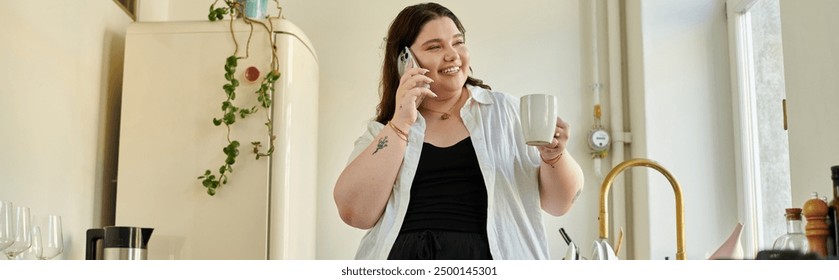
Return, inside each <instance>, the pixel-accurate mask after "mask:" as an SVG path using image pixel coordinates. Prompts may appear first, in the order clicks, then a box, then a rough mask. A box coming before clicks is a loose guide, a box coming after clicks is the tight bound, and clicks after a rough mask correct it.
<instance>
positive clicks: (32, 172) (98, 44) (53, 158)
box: [0, 0, 131, 259]
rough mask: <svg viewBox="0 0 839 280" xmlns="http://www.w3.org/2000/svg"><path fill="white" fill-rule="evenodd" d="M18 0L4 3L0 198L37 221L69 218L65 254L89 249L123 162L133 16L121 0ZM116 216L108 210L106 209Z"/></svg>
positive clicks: (78, 255) (75, 255) (0, 12)
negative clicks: (127, 39)
mask: <svg viewBox="0 0 839 280" xmlns="http://www.w3.org/2000/svg"><path fill="white" fill-rule="evenodd" d="M49 2H50V3H44V2H43V1H8V2H6V3H4V5H3V9H0V26H4V30H5V32H4V33H5V34H4V39H3V43H2V44H0V63H2V67H0V84H2V87H0V100H2V102H0V119H2V120H3V121H0V131H2V132H0V135H2V136H0V147H2V148H0V158H2V159H3V160H1V161H0V178H2V182H0V199H2V200H9V201H12V202H13V203H15V205H22V206H28V207H30V209H31V210H30V211H31V214H32V218H33V225H40V226H41V227H42V228H44V227H45V226H46V215H49V214H58V215H61V216H62V218H63V223H64V234H65V235H64V238H65V243H66V246H67V247H66V249H65V252H64V254H63V255H62V256H61V257H62V258H65V259H83V258H84V238H85V230H86V229H88V228H91V227H94V226H99V225H100V221H101V220H102V219H103V217H101V216H100V215H99V214H98V213H101V210H100V209H101V207H103V204H102V203H99V202H98V201H100V200H101V197H102V196H103V195H107V193H104V194H103V192H102V190H103V187H104V186H105V185H106V184H107V183H108V182H109V181H110V179H113V178H114V177H113V174H114V173H113V172H114V171H115V170H116V169H115V166H113V164H114V163H115V161H114V160H115V159H116V158H115V157H116V154H115V150H114V145H113V144H114V143H116V139H115V138H114V136H115V134H114V133H115V131H114V122H113V121H114V120H115V117H116V114H118V106H119V99H118V96H119V90H120V87H121V83H122V53H123V48H124V47H123V43H124V35H125V29H126V26H127V25H128V23H129V22H130V21H131V19H130V18H129V17H128V16H127V15H126V14H125V13H124V12H123V11H122V10H121V9H120V8H118V7H117V5H116V4H115V3H114V2H112V1H101V0H78V1H49ZM105 218H107V217H105Z"/></svg>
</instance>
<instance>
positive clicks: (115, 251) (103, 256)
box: [85, 226, 154, 260]
mask: <svg viewBox="0 0 839 280" xmlns="http://www.w3.org/2000/svg"><path fill="white" fill-rule="evenodd" d="M152 231H154V229H153V228H141V227H127V226H107V227H104V228H92V229H88V230H87V246H86V247H87V250H86V253H85V259H86V260H145V259H147V258H148V256H147V247H148V244H149V239H150V238H151V233H152ZM99 240H102V242H101V243H102V246H101V250H100V248H99V246H97V245H98V244H99V242H98V241H99Z"/></svg>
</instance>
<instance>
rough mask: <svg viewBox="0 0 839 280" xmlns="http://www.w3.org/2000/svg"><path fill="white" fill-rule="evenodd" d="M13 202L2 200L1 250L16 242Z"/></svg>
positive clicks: (0, 206)
mask: <svg viewBox="0 0 839 280" xmlns="http://www.w3.org/2000/svg"><path fill="white" fill-rule="evenodd" d="M14 209H15V208H14V207H12V203H11V202H9V201H4V200H0V251H3V250H5V249H6V248H8V247H9V246H12V243H15V223H14V211H13V210H14Z"/></svg>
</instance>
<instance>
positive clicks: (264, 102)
mask: <svg viewBox="0 0 839 280" xmlns="http://www.w3.org/2000/svg"><path fill="white" fill-rule="evenodd" d="M217 3H218V0H216V1H215V2H213V4H211V5H210V13H209V15H208V16H207V17H208V18H209V20H210V21H219V20H223V19H224V16H225V15H229V18H230V37H231V38H232V39H233V44H234V45H235V48H234V50H233V54H232V55H230V56H228V57H227V59H225V63H224V79H225V80H226V81H227V83H226V84H224V85H223V86H222V89H224V93H225V95H226V99H225V100H224V101H223V102H222V103H221V111H222V115H221V117H219V118H213V125H215V126H221V125H222V124H223V125H224V127H225V128H226V129H227V135H226V140H227V145H226V146H225V147H224V148H222V151H223V152H224V155H225V156H226V158H225V160H224V163H223V164H222V165H221V166H220V167H219V168H218V173H217V174H215V173H213V172H212V171H210V169H207V170H206V171H205V172H204V174H203V175H201V176H199V177H198V179H199V180H201V184H202V185H203V186H204V187H205V188H207V194H209V195H211V196H213V195H215V194H216V191H217V189H218V188H219V187H221V186H223V185H226V184H227V182H228V179H229V176H230V174H231V173H233V165H234V164H235V163H236V158H237V157H238V156H239V146H240V143H239V141H238V140H235V139H232V138H231V135H230V132H231V126H232V125H233V124H234V123H236V120H237V117H238V119H245V118H247V117H248V116H250V115H252V114H254V113H256V112H257V111H258V110H259V108H258V107H257V106H253V107H251V108H240V107H238V106H236V105H235V103H234V101H235V100H236V90H237V89H238V87H239V80H238V79H236V67H237V66H238V63H239V60H242V59H247V58H248V56H250V43H251V38H252V37H253V31H254V30H253V29H254V25H259V26H262V27H263V28H264V29H265V30H266V31H267V34H268V42H270V44H271V46H270V49H271V64H270V71H267V74H266V75H265V77H264V78H263V79H262V82H261V83H260V86H259V89H257V91H256V92H255V94H256V99H257V101H258V103H259V107H261V108H262V109H263V110H262V111H263V112H265V120H266V121H265V128H266V131H267V133H268V137H267V138H268V139H269V144H268V149H267V150H266V151H262V148H263V146H262V142H261V141H252V142H251V145H252V146H253V149H252V151H253V153H254V155H255V157H256V159H257V160H258V159H260V158H262V157H269V156H271V154H273V153H274V140H276V138H277V137H276V136H275V135H274V120H273V119H272V118H271V104H272V100H273V97H274V83H275V82H276V81H277V80H278V79H279V78H280V71H279V59H278V56H277V45H276V41H275V39H274V36H273V34H274V29H273V28H274V24H273V21H272V18H271V17H270V16H269V17H268V19H267V20H268V24H265V23H264V22H261V21H256V20H252V19H249V18H247V17H246V16H244V13H243V9H244V7H243V6H242V4H241V3H240V2H237V1H232V0H224V3H225V4H226V5H227V7H220V8H216V7H215V5H216V4H217ZM274 3H276V4H277V9H278V12H277V17H276V18H277V19H280V18H281V16H282V8H281V7H280V4H279V2H278V1H276V0H275V1H274ZM237 18H240V19H241V20H243V21H244V22H245V23H247V24H248V25H249V26H250V33H249V35H248V41H247V43H246V44H245V56H239V42H238V41H237V40H236V36H235V33H234V32H233V22H234V21H236V20H237Z"/></svg>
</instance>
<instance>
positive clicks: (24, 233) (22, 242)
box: [3, 206, 32, 260]
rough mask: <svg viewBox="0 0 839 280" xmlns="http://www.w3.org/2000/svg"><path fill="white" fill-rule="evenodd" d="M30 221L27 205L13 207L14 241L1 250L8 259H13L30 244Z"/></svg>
mask: <svg viewBox="0 0 839 280" xmlns="http://www.w3.org/2000/svg"><path fill="white" fill-rule="evenodd" d="M31 223H32V222H31V219H30V216H29V207H23V206H17V207H15V223H14V224H15V241H14V243H12V245H11V246H9V247H8V248H6V249H5V250H3V253H5V254H6V257H8V258H9V259H10V260H12V259H15V257H17V256H18V255H20V254H21V253H23V252H24V251H26V250H27V249H29V246H31V245H32V234H31V233H30V230H31Z"/></svg>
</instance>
